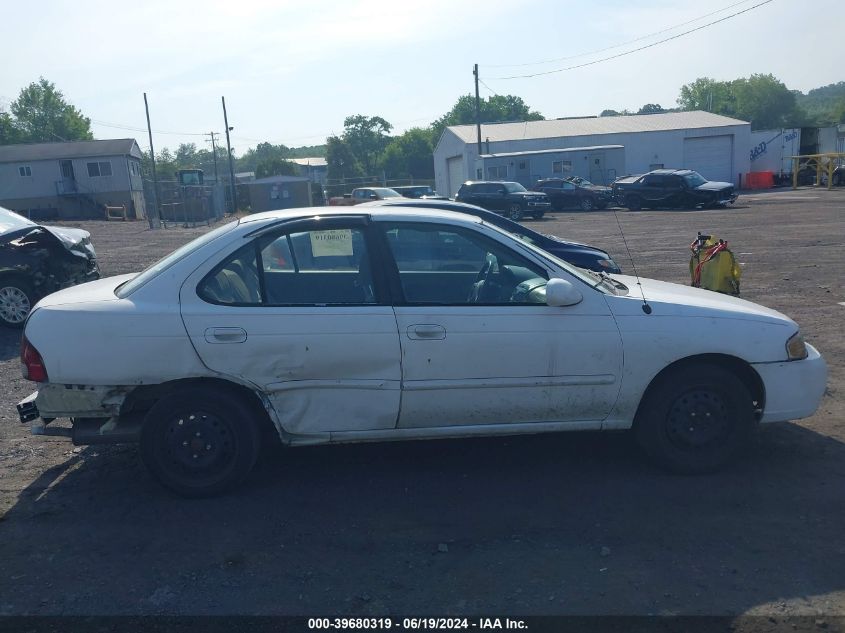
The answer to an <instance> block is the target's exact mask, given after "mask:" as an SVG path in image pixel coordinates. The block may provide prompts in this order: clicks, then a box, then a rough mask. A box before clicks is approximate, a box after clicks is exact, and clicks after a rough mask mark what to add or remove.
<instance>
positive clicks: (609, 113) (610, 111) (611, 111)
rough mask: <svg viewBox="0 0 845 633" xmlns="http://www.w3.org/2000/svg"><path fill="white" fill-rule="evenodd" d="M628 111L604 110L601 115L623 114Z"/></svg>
mask: <svg viewBox="0 0 845 633" xmlns="http://www.w3.org/2000/svg"><path fill="white" fill-rule="evenodd" d="M627 112H628V111H627V110H623V111H622V112H617V111H616V110H602V111H601V114H599V116H600V117H602V116H622V115H623V114H627Z"/></svg>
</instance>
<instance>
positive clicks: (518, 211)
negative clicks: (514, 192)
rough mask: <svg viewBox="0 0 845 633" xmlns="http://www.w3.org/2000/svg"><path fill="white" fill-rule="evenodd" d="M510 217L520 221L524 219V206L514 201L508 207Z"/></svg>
mask: <svg viewBox="0 0 845 633" xmlns="http://www.w3.org/2000/svg"><path fill="white" fill-rule="evenodd" d="M508 219H509V220H513V221H514V222H518V221H519V220H521V219H522V207H521V206H519V205H518V204H516V203H514V204H512V205H511V206H509V207H508Z"/></svg>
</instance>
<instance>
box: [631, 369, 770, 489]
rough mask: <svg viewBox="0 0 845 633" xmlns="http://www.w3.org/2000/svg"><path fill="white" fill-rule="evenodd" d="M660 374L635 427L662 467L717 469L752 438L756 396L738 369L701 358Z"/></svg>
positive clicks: (695, 471) (681, 471)
mask: <svg viewBox="0 0 845 633" xmlns="http://www.w3.org/2000/svg"><path fill="white" fill-rule="evenodd" d="M658 380H659V381H660V382H658V383H657V384H655V385H653V386H652V387H650V389H649V393H648V394H647V395H646V400H645V401H644V402H643V403H642V405H641V406H640V410H639V411H638V412H637V420H636V421H635V426H634V428H635V433H636V437H637V441H638V442H639V444H640V446H642V448H643V449H644V450H645V452H646V453H647V454H648V455H649V457H651V459H652V460H654V461H655V462H657V463H658V464H659V465H661V466H662V467H663V468H665V469H667V470H669V471H671V472H674V473H679V474H688V475H689V474H701V473H709V472H713V471H715V470H718V469H719V468H720V467H722V466H723V465H725V464H726V463H727V462H729V461H730V460H731V459H732V458H733V457H735V456H736V455H737V454H738V453H739V452H740V451H741V450H742V449H744V448H745V447H746V446H747V445H748V444H749V442H750V441H751V437H752V434H753V431H754V429H755V428H756V422H755V419H754V408H753V403H752V397H751V394H750V393H749V391H748V389H747V388H746V386H745V385H744V384H743V382H742V381H741V380H740V379H739V378H738V377H737V376H736V375H735V374H733V373H731V372H729V371H726V370H724V369H722V368H720V367H717V366H715V365H708V364H698V365H687V366H686V367H681V368H680V369H678V370H677V371H673V372H671V374H670V375H668V376H664V377H663V378H662V379H658ZM699 420H704V421H705V422H704V424H702V423H700V422H698V421H699Z"/></svg>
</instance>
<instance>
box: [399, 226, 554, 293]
mask: <svg viewBox="0 0 845 633" xmlns="http://www.w3.org/2000/svg"><path fill="white" fill-rule="evenodd" d="M385 233H386V235H387V241H388V244H389V245H390V251H391V254H392V255H393V258H394V260H395V261H396V266H397V269H398V272H399V283H400V285H401V288H402V293H403V295H404V300H405V302H406V303H408V304H412V305H471V304H485V305H519V304H542V303H544V294H543V292H542V291H541V292H537V291H538V289H542V288H544V287H545V283H546V281H547V280H548V274H547V273H546V271H545V270H543V269H542V268H541V267H539V266H537V265H535V264H533V263H532V262H530V261H528V260H527V259H525V258H524V257H522V256H521V255H519V254H518V253H515V252H513V251H511V250H510V249H508V248H507V247H505V246H503V245H501V244H499V243H498V242H495V241H494V240H491V239H489V238H487V237H486V236H484V235H481V234H479V233H477V232H475V231H472V230H470V229H465V228H462V227H455V226H449V225H431V224H414V223H397V224H393V225H387V226H386V228H385Z"/></svg>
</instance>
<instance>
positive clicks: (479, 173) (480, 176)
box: [475, 169, 484, 180]
mask: <svg viewBox="0 0 845 633" xmlns="http://www.w3.org/2000/svg"><path fill="white" fill-rule="evenodd" d="M482 178H484V176H483V175H482V173H481V170H480V169H476V170H475V179H476V180H481V179H482Z"/></svg>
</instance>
